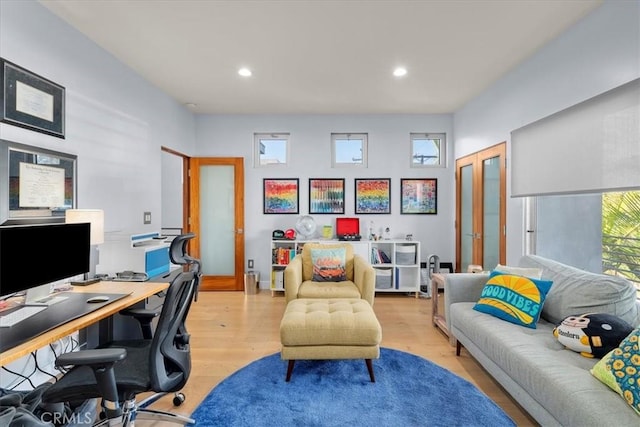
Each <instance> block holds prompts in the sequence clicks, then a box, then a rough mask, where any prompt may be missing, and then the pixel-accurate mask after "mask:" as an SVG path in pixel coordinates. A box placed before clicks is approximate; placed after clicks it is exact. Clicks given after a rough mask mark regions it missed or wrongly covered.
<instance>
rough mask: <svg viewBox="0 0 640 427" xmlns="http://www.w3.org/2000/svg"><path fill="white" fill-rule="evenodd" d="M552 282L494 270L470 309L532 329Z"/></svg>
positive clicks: (534, 326)
mask: <svg viewBox="0 0 640 427" xmlns="http://www.w3.org/2000/svg"><path fill="white" fill-rule="evenodd" d="M552 284H553V282H551V281H549V280H537V279H531V278H528V277H523V276H516V275H512V274H503V273H501V272H499V271H494V272H492V273H491V274H490V275H489V280H488V281H487V283H486V285H485V286H484V288H483V289H482V294H480V299H479V300H478V302H477V303H476V305H475V306H474V307H473V309H474V310H477V311H480V312H482V313H487V314H491V315H492V316H495V317H497V318H499V319H502V320H506V321H507V322H511V323H515V324H516V325H522V326H526V327H528V328H532V329H535V328H536V323H537V322H538V319H540V313H541V312H542V305H543V304H544V300H545V298H546V296H547V293H548V292H549V289H551V285H552Z"/></svg>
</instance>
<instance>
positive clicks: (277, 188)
mask: <svg viewBox="0 0 640 427" xmlns="http://www.w3.org/2000/svg"><path fill="white" fill-rule="evenodd" d="M298 182H299V181H298V178H264V179H263V186H262V188H263V209H264V210H263V213H265V214H297V213H298V212H299V203H298V202H299V200H300V192H299V185H298Z"/></svg>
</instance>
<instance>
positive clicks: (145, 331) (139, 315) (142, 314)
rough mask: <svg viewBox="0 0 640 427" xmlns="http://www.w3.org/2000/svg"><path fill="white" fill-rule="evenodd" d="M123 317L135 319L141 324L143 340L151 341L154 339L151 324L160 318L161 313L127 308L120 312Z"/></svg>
mask: <svg viewBox="0 0 640 427" xmlns="http://www.w3.org/2000/svg"><path fill="white" fill-rule="evenodd" d="M119 313H120V314H121V315H123V316H129V317H133V318H135V319H136V320H137V321H138V323H140V330H141V331H142V338H144V339H146V340H150V339H151V338H153V330H152V328H151V322H152V321H153V319H155V318H156V317H158V316H159V315H160V313H158V312H157V311H155V310H149V309H146V308H125V309H124V310H120V312H119Z"/></svg>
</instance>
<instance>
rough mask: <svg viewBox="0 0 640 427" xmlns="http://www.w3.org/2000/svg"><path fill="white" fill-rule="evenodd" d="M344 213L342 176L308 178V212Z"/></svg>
mask: <svg viewBox="0 0 640 427" xmlns="http://www.w3.org/2000/svg"><path fill="white" fill-rule="evenodd" d="M343 213H344V178H334V179H325V178H309V214H343Z"/></svg>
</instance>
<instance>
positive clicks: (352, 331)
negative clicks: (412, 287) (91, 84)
mask: <svg viewBox="0 0 640 427" xmlns="http://www.w3.org/2000/svg"><path fill="white" fill-rule="evenodd" d="M381 339H382V328H381V327H380V323H379V322H378V319H377V318H376V315H375V313H374V312H373V309H372V308H371V306H370V305H369V303H368V302H367V301H365V300H363V299H315V298H314V299H295V300H293V301H290V302H289V304H287V308H286V310H285V312H284V316H283V317H282V322H281V323H280V341H281V342H282V353H281V356H282V359H283V360H288V361H289V366H288V368H287V378H286V381H289V380H290V379H291V373H292V372H293V365H294V364H295V361H296V360H303V359H310V360H323V359H365V362H366V364H367V369H368V371H369V377H370V378H371V382H375V376H374V375H373V365H372V363H371V359H377V358H378V357H380V340H381Z"/></svg>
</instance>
